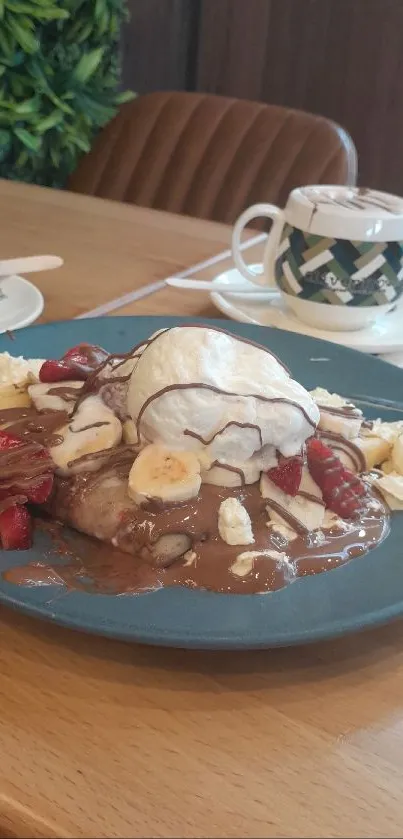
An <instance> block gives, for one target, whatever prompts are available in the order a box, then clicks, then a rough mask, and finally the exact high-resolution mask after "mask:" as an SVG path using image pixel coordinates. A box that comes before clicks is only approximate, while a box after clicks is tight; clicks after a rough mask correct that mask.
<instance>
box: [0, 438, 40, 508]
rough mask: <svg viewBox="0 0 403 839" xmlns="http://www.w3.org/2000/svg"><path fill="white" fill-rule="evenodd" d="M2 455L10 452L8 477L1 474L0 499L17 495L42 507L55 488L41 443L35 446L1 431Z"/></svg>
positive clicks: (0, 446)
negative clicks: (3, 452)
mask: <svg viewBox="0 0 403 839" xmlns="http://www.w3.org/2000/svg"><path fill="white" fill-rule="evenodd" d="M0 451H9V452H10V459H9V463H8V475H5V476H4V477H3V476H2V475H1V474H0V499H2V500H4V499H5V498H10V497H11V498H12V497H13V496H16V495H17V496H24V497H25V500H26V501H30V502H31V503H32V504H43V503H44V502H45V501H46V500H47V499H48V498H49V495H50V493H51V491H52V486H53V462H52V459H51V457H50V454H49V452H48V451H47V450H46V449H45V448H44V447H43V446H40V445H39V443H36V444H34V445H32V444H30V443H28V442H27V441H25V440H21V439H20V438H19V437H14V435H13V434H8V433H7V432H6V431H0ZM11 453H12V456H11Z"/></svg>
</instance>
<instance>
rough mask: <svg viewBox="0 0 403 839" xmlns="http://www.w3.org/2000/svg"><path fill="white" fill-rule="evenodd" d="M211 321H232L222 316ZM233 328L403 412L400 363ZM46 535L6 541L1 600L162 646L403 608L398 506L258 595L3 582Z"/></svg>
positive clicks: (267, 639) (50, 331) (119, 327)
mask: <svg viewBox="0 0 403 839" xmlns="http://www.w3.org/2000/svg"><path fill="white" fill-rule="evenodd" d="M184 320H185V319H183V318H173V317H164V318H158V317H144V318H141V317H138V318H135V317H133V318H129V317H126V318H125V317H116V318H113V317H111V318H98V319H88V320H79V321H66V322H62V323H55V324H48V325H46V326H37V327H31V328H29V329H25V330H23V331H19V332H18V333H17V334H16V336H15V342H14V343H13V346H12V351H13V353H14V354H15V355H25V356H28V357H35V356H37V357H42V358H43V357H46V356H47V355H49V347H51V348H52V354H53V355H54V356H55V357H58V356H60V355H62V353H63V352H65V351H66V350H67V349H68V348H69V347H71V346H72V345H74V344H78V343H79V342H80V341H87V342H90V343H94V344H97V343H98V344H102V345H103V346H105V347H106V348H107V349H108V350H110V351H115V352H118V351H119V352H120V351H127V350H129V349H130V348H131V347H132V346H133V345H134V344H135V343H138V342H139V341H142V340H144V339H146V338H147V337H149V336H150V335H151V334H152V333H153V332H155V331H156V330H157V329H161V328H163V327H167V326H174V325H176V324H178V323H183V322H184ZM188 320H189V322H192V319H188ZM193 322H195V320H194V319H193ZM213 322H214V323H216V324H219V325H221V326H223V327H226V328H228V323H227V322H226V321H225V322H223V321H213ZM230 329H231V331H233V332H234V333H235V334H239V335H242V336H244V337H247V338H250V339H253V340H255V341H258V342H260V343H262V344H266V345H267V346H268V347H270V349H272V350H273V351H274V352H275V353H276V354H277V355H278V356H279V357H280V358H281V359H282V360H283V361H284V362H285V364H287V365H288V366H289V367H290V369H291V371H292V373H293V375H294V376H295V378H296V379H297V380H298V381H300V382H301V383H302V384H303V385H305V386H306V387H307V388H309V389H311V388H313V387H315V386H321V387H326V388H327V389H328V390H330V391H336V392H338V393H340V394H342V395H344V396H350V397H354V399H355V401H356V402H358V404H360V403H361V404H362V407H363V409H364V411H365V413H366V415H367V416H369V417H376V416H382V417H384V418H385V419H389V420H391V419H394V420H395V419H402V418H403V405H402V400H401V395H402V393H403V372H402V371H401V370H400V369H398V368H397V367H394V366H392V365H389V364H385V363H384V362H382V361H380V360H378V359H374V358H372V357H369V356H366V355H363V354H362V353H357V352H354V351H352V350H349V349H346V348H345V347H340V346H338V345H337V344H334V343H333V344H332V343H329V342H324V341H317V340H314V339H312V338H309V337H305V336H301V335H295V334H293V333H290V332H283V331H281V330H278V329H274V330H271V329H264V328H261V327H256V326H251V325H249V324H232V325H230ZM4 350H8V351H9V350H10V341H9V338H8V337H7V336H2V337H0V351H4ZM357 395H358V399H357ZM399 400H400V403H399ZM48 539H49V537H48V536H47V535H46V534H45V533H42V532H40V533H38V534H37V535H36V537H35V543H34V547H33V548H32V549H31V550H30V551H26V552H23V553H21V552H16V551H14V552H4V551H3V552H1V551H0V603H2V604H4V605H7V606H11V607H14V608H16V609H20V610H21V611H24V612H27V613H28V614H31V615H34V616H36V617H40V618H46V619H48V620H50V621H53V622H55V623H59V624H62V625H64V626H67V627H71V628H74V629H77V630H81V631H85V632H92V633H98V634H101V635H108V636H112V637H115V638H122V639H126V640H130V641H135V642H141V643H148V644H161V645H166V646H178V647H192V648H200V649H206V648H212V649H231V648H232V649H242V648H244V649H248V648H249V649H253V648H259V647H273V646H288V645H292V644H300V643H306V642H308V641H318V640H320V639H323V638H329V637H332V636H337V635H342V634H344V633H348V632H352V631H357V630H361V629H363V628H365V627H369V626H372V625H374V624H379V623H383V622H385V621H388V620H390V619H392V618H397V617H399V616H403V561H402V555H401V545H402V542H403V514H401V513H400V514H399V513H397V514H394V516H393V519H392V528H391V533H390V535H389V536H388V537H387V539H386V540H385V542H383V543H382V544H381V545H380V546H378V547H377V548H375V549H374V550H373V551H371V552H370V553H368V554H367V555H366V556H364V557H362V558H360V559H355V560H353V561H352V562H350V563H349V564H347V565H344V566H343V567H340V568H338V569H336V570H332V571H328V572H326V573H322V574H317V575H315V576H313V577H305V578H303V579H298V580H297V581H296V582H294V583H293V584H292V585H289V586H288V587H287V588H285V589H282V590H280V591H276V592H272V593H269V594H256V595H225V594H216V593H212V592H206V591H202V590H189V589H185V588H163V589H160V590H157V591H152V592H148V593H142V594H131V595H127V594H126V595H120V596H116V595H104V594H90V593H87V592H85V591H80V592H78V591H74V592H73V591H69V590H68V589H66V588H64V589H63V588H61V587H60V586H57V585H53V586H52V585H49V586H48V585H46V586H44V585H42V586H37V587H35V586H33V587H25V586H20V585H14V584H11V583H8V582H6V581H5V579H4V576H3V575H4V573H5V572H6V571H7V570H9V569H11V568H15V567H17V566H19V565H23V564H26V563H32V562H40V561H41V560H42V561H43V559H44V558H45V557H46V554H47V552H48V551H49V550H50V549H51V543H50V541H48Z"/></svg>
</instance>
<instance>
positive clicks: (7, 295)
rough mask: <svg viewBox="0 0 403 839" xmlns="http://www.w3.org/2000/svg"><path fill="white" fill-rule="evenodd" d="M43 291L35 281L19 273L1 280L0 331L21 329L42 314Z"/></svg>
mask: <svg viewBox="0 0 403 839" xmlns="http://www.w3.org/2000/svg"><path fill="white" fill-rule="evenodd" d="M43 306H44V300H43V296H42V293H41V292H40V291H39V288H37V287H36V286H35V285H33V283H30V282H29V280H26V279H24V277H19V276H18V275H17V274H15V275H13V276H12V277H5V278H4V279H2V280H1V282H0V332H6V330H7V329H8V330H9V331H10V330H12V329H21V327H23V326H28V325H29V324H30V323H33V321H35V320H36V319H37V318H39V315H40V314H42V311H43Z"/></svg>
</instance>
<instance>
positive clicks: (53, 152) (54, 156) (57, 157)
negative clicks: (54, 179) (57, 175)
mask: <svg viewBox="0 0 403 839" xmlns="http://www.w3.org/2000/svg"><path fill="white" fill-rule="evenodd" d="M50 159H51V161H52V163H53V166H54V167H55V168H56V169H58V167H59V166H60V161H61V159H62V156H61V152H60V151H59V149H55V148H52V146H51V147H50Z"/></svg>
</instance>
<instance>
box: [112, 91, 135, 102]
mask: <svg viewBox="0 0 403 839" xmlns="http://www.w3.org/2000/svg"><path fill="white" fill-rule="evenodd" d="M135 98H136V93H134V91H133V90H124V91H123V92H122V93H118V95H117V96H116V97H115V102H116V104H117V105H124V103H125V102H132V101H133V99H135Z"/></svg>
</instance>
